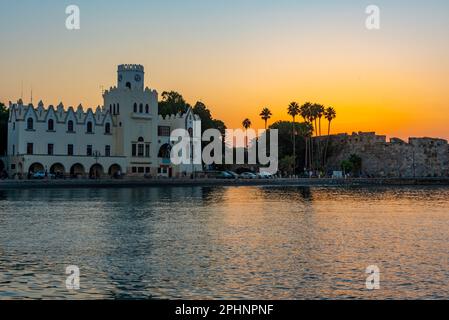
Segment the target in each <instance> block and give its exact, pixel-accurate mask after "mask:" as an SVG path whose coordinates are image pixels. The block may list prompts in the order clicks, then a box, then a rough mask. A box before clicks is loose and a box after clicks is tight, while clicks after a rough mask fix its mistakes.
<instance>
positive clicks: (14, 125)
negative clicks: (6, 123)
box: [12, 122, 16, 130]
mask: <svg viewBox="0 0 449 320" xmlns="http://www.w3.org/2000/svg"><path fill="white" fill-rule="evenodd" d="M12 129H13V130H16V123H15V122H13V123H12Z"/></svg>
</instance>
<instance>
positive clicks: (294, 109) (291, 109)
mask: <svg viewBox="0 0 449 320" xmlns="http://www.w3.org/2000/svg"><path fill="white" fill-rule="evenodd" d="M299 112H300V110H299V104H298V103H296V102H291V103H290V104H289V105H288V108H287V113H288V114H289V115H290V116H291V117H292V119H293V125H292V135H293V161H294V162H293V163H294V164H293V175H295V170H296V138H295V136H296V133H295V131H296V128H295V127H296V123H295V118H296V116H297V115H298V114H299Z"/></svg>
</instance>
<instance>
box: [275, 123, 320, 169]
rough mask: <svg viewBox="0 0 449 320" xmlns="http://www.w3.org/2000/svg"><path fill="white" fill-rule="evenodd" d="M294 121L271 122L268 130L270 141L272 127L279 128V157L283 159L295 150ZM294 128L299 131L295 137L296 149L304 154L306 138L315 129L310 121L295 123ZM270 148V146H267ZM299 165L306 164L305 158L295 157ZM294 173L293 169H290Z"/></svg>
mask: <svg viewBox="0 0 449 320" xmlns="http://www.w3.org/2000/svg"><path fill="white" fill-rule="evenodd" d="M292 126H293V123H292V122H291V121H276V122H275V123H273V124H271V125H270V127H269V128H268V131H267V141H268V142H269V137H270V135H269V131H270V130H272V129H276V130H278V158H279V159H282V158H284V157H286V156H292V151H293V136H292V134H291V131H292ZM294 130H295V131H296V132H297V133H298V135H297V136H296V138H298V137H300V139H295V150H296V151H297V152H298V153H300V154H302V153H303V151H304V150H305V142H306V138H307V137H308V136H310V134H311V132H312V131H313V130H312V128H311V126H310V124H308V123H303V122H301V123H298V122H296V123H295V124H294ZM267 149H268V150H269V147H267ZM292 157H293V156H292ZM295 160H296V164H297V166H299V167H301V166H304V165H305V162H304V160H305V159H304V158H302V157H297V158H295ZM289 173H292V171H289Z"/></svg>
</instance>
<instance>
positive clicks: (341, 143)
mask: <svg viewBox="0 0 449 320" xmlns="http://www.w3.org/2000/svg"><path fill="white" fill-rule="evenodd" d="M322 139H323V140H324V141H325V140H326V137H323V138H322ZM329 141H330V142H329V153H330V157H329V159H328V168H329V169H330V170H341V162H342V161H343V160H347V159H348V158H349V157H350V155H351V154H356V155H358V156H359V157H361V158H362V176H365V177H392V178H393V177H394V178H410V177H448V176H449V145H448V142H447V141H446V140H443V139H435V138H409V141H408V142H405V141H403V140H401V139H398V138H391V139H390V141H389V142H387V138H386V136H383V135H376V134H375V133H374V132H359V133H353V134H352V135H349V134H338V135H332V136H330V140H329Z"/></svg>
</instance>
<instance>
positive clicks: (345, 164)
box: [340, 160, 354, 175]
mask: <svg viewBox="0 0 449 320" xmlns="http://www.w3.org/2000/svg"><path fill="white" fill-rule="evenodd" d="M340 166H341V169H342V170H343V173H344V174H345V175H346V174H347V173H350V172H352V170H353V168H354V166H353V164H352V162H351V161H349V160H343V161H342V162H341V164H340Z"/></svg>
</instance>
